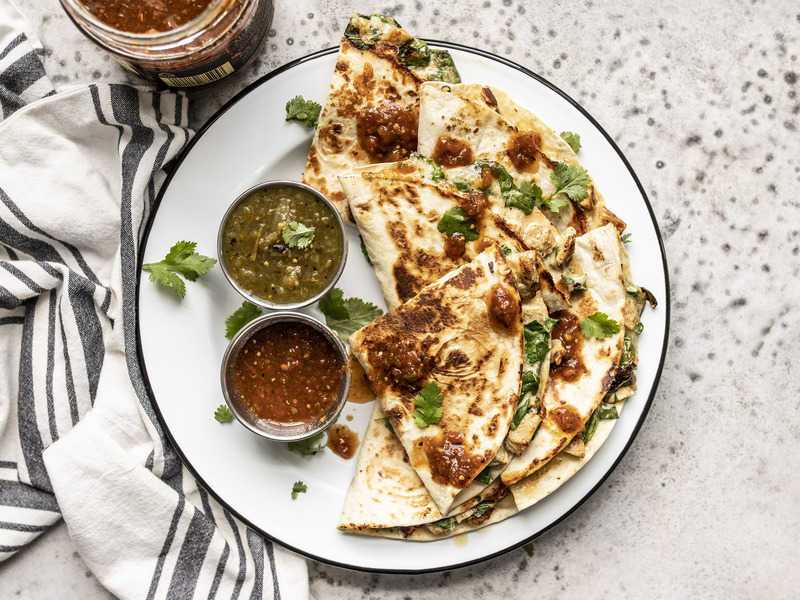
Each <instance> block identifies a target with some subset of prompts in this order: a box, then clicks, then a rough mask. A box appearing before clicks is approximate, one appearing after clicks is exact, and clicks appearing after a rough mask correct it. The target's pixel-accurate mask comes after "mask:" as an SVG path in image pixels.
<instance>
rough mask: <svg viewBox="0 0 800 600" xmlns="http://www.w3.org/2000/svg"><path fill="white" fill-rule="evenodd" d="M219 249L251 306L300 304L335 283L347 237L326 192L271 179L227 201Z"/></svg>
mask: <svg viewBox="0 0 800 600" xmlns="http://www.w3.org/2000/svg"><path fill="white" fill-rule="evenodd" d="M217 253H218V255H219V264H220V265H221V266H222V271H223V273H225V277H227V279H228V281H229V282H230V284H231V285H232V286H233V287H234V288H235V289H236V290H237V291H238V292H239V293H240V294H241V295H242V296H244V297H245V298H246V299H247V300H249V301H250V302H252V303H253V304H256V305H258V306H261V307H263V308H269V309H278V308H282V309H286V308H300V307H303V306H307V305H309V304H311V303H313V302H315V301H317V300H319V299H320V298H321V297H322V296H323V295H325V294H326V293H327V292H328V290H330V289H331V288H332V287H333V286H334V285H335V284H336V281H337V280H338V279H339V277H340V276H341V274H342V271H343V270H344V264H345V261H346V260H347V240H346V239H345V234H344V223H343V222H342V218H341V216H339V212H338V211H337V210H336V207H335V206H334V205H333V204H332V203H331V201H330V200H328V199H327V198H326V197H325V196H323V195H322V194H320V193H319V192H318V191H317V190H315V189H314V188H312V187H309V186H307V185H305V184H303V183H297V182H293V181H269V182H267V183H262V184H259V185H256V186H254V187H252V188H250V189H248V190H246V191H245V192H243V193H242V194H240V195H239V197H238V198H236V200H234V201H233V203H232V204H231V205H230V207H229V208H228V210H227V211H226V213H225V216H224V217H223V218H222V222H221V223H220V227H219V234H218V236H217Z"/></svg>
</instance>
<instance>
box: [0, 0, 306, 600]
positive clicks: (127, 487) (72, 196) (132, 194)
mask: <svg viewBox="0 0 800 600" xmlns="http://www.w3.org/2000/svg"><path fill="white" fill-rule="evenodd" d="M20 23H21V21H20V19H19V17H18V15H16V14H15V13H14V8H13V6H11V5H10V4H9V2H8V0H0V78H3V77H5V79H0V81H3V82H5V83H6V87H5V88H2V87H0V100H2V102H3V114H2V115H0V116H2V118H4V119H5V120H2V121H0V561H2V560H3V559H5V558H8V557H9V556H12V555H13V554H15V553H16V552H18V551H20V550H22V549H23V548H24V547H25V546H26V545H27V544H29V543H31V542H32V541H33V540H34V539H35V538H36V537H37V536H38V535H39V534H40V533H41V532H42V531H44V530H46V529H47V527H49V526H51V525H52V524H53V523H55V522H57V521H58V518H59V513H60V514H61V516H63V518H64V521H65V523H66V525H67V528H68V530H69V533H70V536H71V538H72V540H73V541H74V543H75V546H76V548H77V550H78V552H79V553H80V555H81V557H82V558H83V559H84V560H85V562H86V564H87V565H88V566H89V568H90V569H91V570H92V572H93V573H94V574H95V575H96V576H97V578H98V580H99V581H100V582H101V583H102V584H103V585H104V586H106V587H107V588H108V589H109V590H110V591H111V592H113V593H114V594H116V595H117V596H119V597H121V598H210V597H216V598H234V597H247V598H262V597H272V598H275V599H279V598H283V599H284V600H285V599H291V600H295V599H298V600H303V599H305V598H308V575H307V569H306V563H305V561H304V560H303V559H301V558H299V557H297V556H295V555H293V554H291V553H289V552H288V551H285V550H283V549H282V548H279V547H277V546H273V544H272V543H271V542H269V541H267V540H264V539H263V538H261V537H260V536H259V535H257V534H256V533H255V532H253V531H251V530H249V529H248V528H246V527H245V526H244V525H243V524H242V523H241V522H239V521H238V520H236V519H235V518H234V517H233V516H232V515H231V514H230V513H229V512H228V511H227V510H225V509H223V507H222V506H220V505H219V504H218V503H217V502H216V501H215V500H214V499H213V498H212V497H211V496H209V494H208V493H207V492H206V491H204V490H202V489H199V488H198V486H197V484H196V482H195V480H194V479H193V477H192V476H191V475H190V474H189V472H188V471H187V470H186V469H185V468H184V467H182V465H181V464H180V462H179V461H178V459H177V456H176V454H175V452H174V450H172V448H171V447H170V446H169V443H168V441H167V440H166V439H165V437H164V434H163V431H162V430H161V427H160V425H159V423H158V421H157V419H156V418H155V415H154V412H153V408H152V405H151V404H150V399H149V397H148V396H147V394H146V392H145V390H144V386H143V384H142V380H141V374H140V373H139V367H138V361H137V357H136V354H135V313H134V311H135V286H136V279H137V270H136V252H137V248H138V242H139V236H140V233H141V229H142V223H143V221H144V220H145V219H146V218H147V217H148V215H149V213H150V210H151V207H152V203H153V201H154V197H155V194H156V192H157V189H158V187H159V186H160V184H161V183H162V182H163V180H164V177H165V174H164V171H163V167H164V165H165V164H166V163H168V162H169V160H170V159H172V158H173V157H175V156H176V155H177V153H178V152H179V151H180V149H181V148H182V147H183V146H184V144H185V143H186V142H187V141H188V139H189V136H190V134H191V132H190V131H189V130H188V129H187V128H186V122H187V115H186V112H187V110H186V109H187V102H186V98H185V97H184V96H183V95H176V94H173V93H161V94H158V93H155V92H153V91H151V90H148V89H137V88H133V87H130V86H125V85H90V86H80V87H76V88H72V89H69V90H64V91H61V92H60V93H58V94H54V95H51V94H53V90H52V86H51V85H50V82H49V80H48V79H47V78H46V76H45V74H44V73H43V72H42V74H41V77H39V78H36V77H32V76H31V70H30V68H28V65H29V64H33V62H32V61H34V59H35V58H36V56H38V51H36V50H35V47H36V43H35V42H31V40H30V39H29V37H26V36H23V37H20V34H18V33H16V32H15V31H14V27H15V26H17V25H19V24H20ZM4 52H5V54H3V53H4ZM56 52H57V49H56ZM6 59H8V60H6ZM12 59H13V60H12ZM20 61H22V62H20ZM34 62H38V65H39V68H41V62H40V61H34ZM21 67H25V68H21ZM17 75H20V76H21V77H22V79H23V83H22V84H20V80H19V79H15V77H16V76H17ZM26 77H27V79H26ZM9 82H10V83H9ZM32 96H35V97H39V98H40V97H42V96H46V97H44V98H41V99H39V100H35V101H34V99H33V98H32ZM176 235H177V234H176ZM176 239H177V238H176Z"/></svg>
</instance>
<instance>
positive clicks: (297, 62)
mask: <svg viewBox="0 0 800 600" xmlns="http://www.w3.org/2000/svg"><path fill="white" fill-rule="evenodd" d="M426 41H427V42H430V43H431V44H433V45H435V46H440V47H444V48H449V49H452V50H460V51H462V52H469V53H471V54H475V55H477V56H481V57H483V58H487V59H489V60H493V61H496V62H499V63H501V64H503V65H505V66H507V67H511V68H512V69H515V70H517V71H520V72H522V73H524V74H525V75H527V76H529V77H531V78H533V79H535V80H536V81H538V82H539V83H541V84H543V85H545V86H547V87H548V88H550V89H551V90H553V91H554V92H556V93H557V94H558V95H559V96H561V97H562V98H563V99H564V100H566V101H567V102H569V103H570V104H571V105H572V106H574V107H575V108H576V109H578V110H579V111H580V112H581V114H583V116H585V117H586V118H587V119H588V120H589V122H590V123H591V124H592V125H593V126H594V127H596V128H597V130H598V131H599V132H600V133H602V134H603V136H604V137H605V138H606V140H607V141H608V143H609V144H610V145H611V147H612V148H613V149H614V151H615V152H616V153H617V155H618V156H619V157H620V159H621V160H622V162H623V164H624V165H625V168H627V169H628V172H629V173H630V175H631V177H632V178H633V181H634V182H635V183H636V187H637V188H638V189H639V193H640V194H641V196H642V200H643V201H644V203H645V206H646V207H647V211H648V212H649V213H650V219H651V221H652V222H653V228H654V229H655V232H656V238H657V239H658V246H659V250H660V252H661V263H662V268H663V269H664V289H665V292H666V296H665V297H664V298H663V299H661V302H663V303H664V307H665V311H666V313H665V327H664V343H663V345H662V348H661V357H660V359H659V363H658V369H657V370H656V375H655V379H654V380H653V387H652V388H651V390H650V394H649V396H648V397H647V401H646V402H645V405H644V408H643V410H642V414H641V416H640V417H639V421H638V422H637V423H636V426H635V427H634V429H633V432H632V433H631V436H630V438H628V441H627V442H626V443H625V447H624V448H623V449H622V452H620V454H619V456H618V457H617V459H616V460H615V461H614V463H613V464H612V465H611V467H609V469H608V470H607V471H606V472H605V473H604V474H603V476H602V477H601V478H600V480H599V481H598V482H597V483H596V484H595V485H594V487H592V489H591V490H589V491H588V492H587V493H586V494H585V495H584V496H583V497H582V498H581V499H580V500H579V501H578V502H576V503H575V504H574V505H573V506H571V507H570V508H569V509H568V510H567V511H566V512H564V514H562V515H561V516H560V517H558V518H557V519H556V520H555V521H553V522H552V523H550V524H549V525H547V526H546V527H544V528H542V529H540V530H539V531H536V532H534V533H532V534H531V535H530V536H528V537H527V538H525V539H524V540H522V541H520V542H515V543H513V544H511V545H510V546H508V547H507V548H504V549H502V550H498V551H497V552H493V553H492V554H487V555H486V556H483V557H481V558H476V559H473V560H469V561H465V562H461V563H456V564H453V565H449V566H444V567H435V568H431V569H375V568H372V567H362V566H358V565H351V564H346V563H340V562H336V561H335V560H330V559H328V558H323V557H321V556H316V555H315V554H312V553H311V552H307V551H305V550H301V549H299V548H296V547H294V546H292V545H290V544H287V543H286V542H284V541H283V540H281V539H279V538H276V537H275V536H272V535H270V534H269V533H267V532H266V531H264V530H262V529H261V528H260V527H256V526H255V525H254V524H253V523H251V522H250V521H249V520H248V519H246V518H245V517H243V516H242V515H241V514H239V512H237V511H236V509H235V508H233V507H232V506H231V505H230V504H228V503H227V502H225V500H223V499H222V498H221V497H219V496H218V495H217V494H216V492H214V490H213V488H211V487H210V486H209V485H208V484H207V483H206V482H205V480H204V479H203V478H202V477H200V475H199V474H198V473H197V470H196V469H195V468H194V467H193V466H192V463H191V462H190V461H189V459H188V457H187V456H186V455H185V454H184V453H183V450H181V448H180V446H178V444H177V443H176V442H175V438H174V437H173V436H172V432H171V431H170V430H169V426H168V425H167V422H166V420H165V419H164V416H163V415H162V414H161V409H160V408H159V406H158V402H157V400H156V397H155V394H154V393H153V388H152V387H151V385H150V378H149V377H148V375H147V368H146V366H145V361H144V356H143V355H142V342H141V336H140V327H139V286H140V285H141V280H142V279H141V276H140V277H139V278H138V279H137V283H136V351H137V354H138V360H139V365H140V367H141V371H142V378H143V380H144V384H145V387H146V388H147V393H148V394H149V396H150V400H151V402H152V404H153V408H154V410H155V413H156V415H157V417H158V421H159V423H161V427H162V428H163V429H164V433H165V434H166V436H167V438H168V439H169V441H170V443H171V444H172V447H173V448H174V450H175V451H176V452H177V454H178V456H180V458H181V460H182V461H183V464H184V465H186V468H187V469H189V471H191V473H192V475H193V476H194V477H195V479H196V480H197V482H198V483H199V484H200V485H202V486H203V488H204V489H205V490H207V491H208V492H209V493H210V494H211V495H213V496H214V498H216V500H217V501H218V502H219V503H220V504H221V505H222V506H224V507H225V508H226V509H227V510H229V511H230V512H231V513H232V514H233V515H235V516H236V518H238V519H239V520H240V521H242V522H243V523H244V524H245V525H247V526H248V527H249V528H250V529H252V530H253V531H256V532H257V533H259V534H261V535H262V536H264V537H265V538H267V539H268V540H271V541H274V542H276V543H278V544H280V545H281V546H283V547H285V548H287V549H289V550H291V551H292V552H296V553H297V554H300V555H302V556H305V557H306V558H310V559H312V560H315V561H318V562H321V563H325V564H328V565H331V566H334V567H340V568H343V569H350V570H354V571H363V572H368V573H388V574H400V575H403V574H406V575H418V574H422V573H436V572H441V571H452V570H455V569H460V568H462V567H468V566H470V565H474V564H477V563H481V562H484V561H487V560H491V559H493V558H496V557H498V556H500V555H502V554H505V553H507V552H511V551H512V550H516V549H517V548H520V547H522V546H524V545H525V544H528V543H530V542H532V541H533V540H534V539H536V538H537V537H539V536H540V535H542V534H544V533H545V532H547V531H549V530H550V529H552V528H553V527H555V526H556V525H558V524H559V523H561V522H562V521H563V520H564V519H566V518H567V517H568V516H569V515H571V514H572V513H573V512H574V511H575V510H577V509H578V507H580V506H581V505H582V504H583V503H584V502H586V500H587V499H588V498H589V497H590V496H591V495H592V494H594V492H596V491H597V489H598V488H599V487H600V486H601V485H603V483H604V482H605V480H606V479H607V478H608V476H609V475H610V474H611V472H612V471H613V470H614V469H615V468H616V467H617V465H618V464H619V463H620V461H621V460H622V458H623V457H624V456H625V454H626V453H627V452H628V449H629V448H630V447H631V444H632V443H633V440H634V439H635V438H636V436H637V434H638V433H639V430H640V429H641V427H642V424H643V423H644V421H645V418H646V417H647V414H648V412H650V406H651V405H652V403H653V398H654V397H655V394H656V390H657V389H658V383H659V380H660V379H661V372H662V370H663V368H664V361H665V359H666V354H667V346H668V344H669V325H670V288H669V270H668V267H667V254H666V251H665V250H664V240H663V239H662V237H661V230H660V229H659V227H658V222H657V221H656V216H655V213H654V212H653V207H652V205H651V204H650V200H649V199H648V198H647V194H646V193H645V191H644V188H643V187H642V184H641V182H640V181H639V178H638V177H637V176H636V173H635V172H634V170H633V167H631V164H630V163H629V162H628V159H627V158H625V155H624V154H623V153H622V150H621V149H620V148H619V146H617V144H616V143H615V142H614V140H613V139H612V138H611V136H610V135H609V134H608V133H607V132H606V130H605V129H603V127H602V126H601V125H600V123H598V122H597V120H596V119H595V118H594V117H593V116H592V115H590V114H589V113H588V112H587V111H586V109H584V108H583V107H582V106H581V105H580V104H578V102H576V101H575V100H573V99H572V98H571V97H570V96H569V95H568V94H566V93H565V92H563V91H562V90H560V89H559V88H558V87H556V86H555V85H553V84H552V83H550V82H549V81H548V80H546V79H545V78H544V77H542V76H541V75H538V74H536V73H534V72H533V71H531V70H530V69H527V68H526V67H523V66H522V65H520V64H517V63H515V62H513V61H511V60H508V59H506V58H503V57H501V56H497V55H496V54H492V53H491V52H487V51H485V50H479V49H477V48H470V47H469V46H463V45H461V44H456V43H453V42H444V41H439V40H430V39H428V40H426ZM338 49H339V48H338V46H334V47H331V48H325V49H323V50H318V51H317V52H314V53H312V54H308V55H306V56H303V57H301V58H298V59H295V60H293V61H291V62H288V63H286V64H285V65H282V66H280V67H278V68H277V69H275V70H273V71H270V72H269V73H267V74H266V75H264V76H262V77H260V78H258V79H256V80H255V81H254V82H252V83H250V84H249V85H248V86H247V87H245V88H244V89H243V90H241V91H240V92H239V93H237V94H236V95H235V96H234V97H233V98H231V99H230V100H228V101H227V102H226V103H225V104H224V105H223V106H222V108H220V109H219V110H218V111H217V112H216V113H214V114H213V115H212V116H211V117H210V118H209V119H208V121H206V122H205V123H204V124H203V126H202V127H201V128H200V129H199V130H198V131H197V133H196V134H195V136H194V137H193V138H192V139H191V140H190V141H189V143H188V144H187V145H186V147H185V148H184V149H183V150H182V151H181V153H180V154H179V155H178V156H177V157H176V158H175V159H174V163H173V165H172V169H171V170H170V172H169V174H168V176H167V178H166V180H165V181H164V184H163V185H162V186H161V189H160V190H159V193H158V196H157V197H156V200H155V202H154V204H153V209H152V211H151V213H150V215H149V217H148V220H147V223H146V224H145V229H144V234H143V236H142V241H141V244H140V249H139V258H138V262H137V265H138V270H139V271H141V266H142V260H143V257H144V250H145V248H146V246H147V239H148V237H149V236H150V229H151V227H152V225H153V222H154V221H155V216H156V213H157V212H158V207H159V206H160V204H161V200H162V198H163V197H164V194H165V193H166V191H167V189H168V187H169V184H170V182H171V181H172V178H173V177H174V175H175V173H177V172H178V169H179V168H180V165H181V163H182V162H183V160H184V159H185V158H186V156H187V155H188V154H189V152H191V150H192V148H193V147H194V145H195V143H197V141H198V140H199V139H200V138H201V137H202V136H203V134H204V133H205V132H206V131H207V130H208V129H209V128H210V127H211V126H212V125H213V124H214V122H215V121H216V120H217V119H218V118H219V117H221V116H222V115H223V114H225V113H226V112H227V111H228V110H229V109H230V108H231V107H232V106H233V105H234V104H236V103H237V102H238V101H239V100H241V99H242V98H243V97H244V96H246V95H247V94H249V93H250V92H251V91H253V90H254V89H255V88H257V87H259V86H261V85H262V84H264V83H266V82H267V81H269V80H270V79H272V78H273V77H275V76H277V75H280V74H281V73H283V72H284V71H288V70H289V69H292V68H294V67H296V66H298V65H301V64H303V63H305V62H308V61H311V60H314V59H317V58H319V57H321V56H326V55H328V54H333V53H335V52H337V51H338Z"/></svg>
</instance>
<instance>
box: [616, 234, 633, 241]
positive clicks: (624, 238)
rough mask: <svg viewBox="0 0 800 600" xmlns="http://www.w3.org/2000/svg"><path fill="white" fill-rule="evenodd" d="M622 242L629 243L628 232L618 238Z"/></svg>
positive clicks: (629, 236)
mask: <svg viewBox="0 0 800 600" xmlns="http://www.w3.org/2000/svg"><path fill="white" fill-rule="evenodd" d="M619 239H621V240H622V243H623V244H629V243H630V241H631V234H630V233H623V234H622V235H621V236H620V238H619Z"/></svg>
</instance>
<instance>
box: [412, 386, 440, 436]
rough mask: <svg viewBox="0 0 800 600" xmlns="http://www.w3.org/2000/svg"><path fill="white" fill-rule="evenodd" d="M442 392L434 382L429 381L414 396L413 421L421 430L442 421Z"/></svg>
mask: <svg viewBox="0 0 800 600" xmlns="http://www.w3.org/2000/svg"><path fill="white" fill-rule="evenodd" d="M443 399H444V398H443V396H442V390H441V389H440V388H439V384H437V383H436V382H435V381H429V382H428V383H426V384H425V386H424V387H423V388H422V389H421V390H420V391H419V394H417V395H416V396H414V407H415V410H414V421H415V422H416V423H417V425H418V426H419V427H422V428H423V429H424V428H425V427H427V426H428V425H434V424H436V423H438V422H439V421H441V420H442V400H443Z"/></svg>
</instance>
